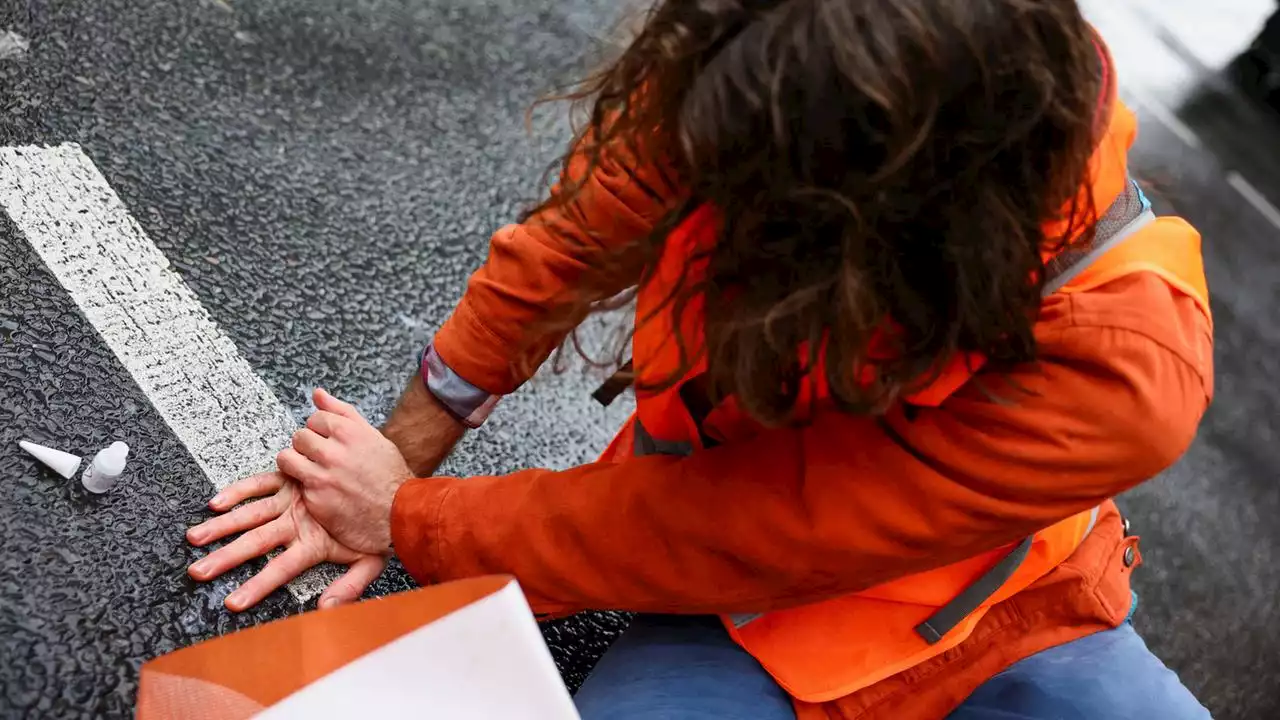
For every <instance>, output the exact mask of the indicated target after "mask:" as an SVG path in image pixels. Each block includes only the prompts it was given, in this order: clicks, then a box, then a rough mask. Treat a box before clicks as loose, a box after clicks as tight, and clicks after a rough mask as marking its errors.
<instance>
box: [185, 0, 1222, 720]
mask: <svg viewBox="0 0 1280 720" xmlns="http://www.w3.org/2000/svg"><path fill="white" fill-rule="evenodd" d="M574 97H576V98H577V99H580V100H583V101H584V102H587V103H590V110H591V111H590V114H589V119H588V121H587V122H586V123H585V124H584V126H583V127H582V128H581V129H580V131H579V133H578V134H577V136H576V138H575V141H574V143H573V144H572V145H571V149H570V151H569V152H568V153H567V155H566V157H565V159H564V162H563V165H562V167H561V172H560V182H559V183H558V184H557V185H556V186H555V187H553V188H552V189H551V192H550V195H549V197H548V198H547V199H546V200H545V201H544V202H542V203H541V204H540V205H538V206H537V207H536V208H534V209H532V210H531V211H530V212H529V213H527V215H526V216H525V217H524V218H523V219H522V222H520V224H518V225H514V226H510V227H506V228H503V229H501V230H499V231H498V232H497V234H496V235H494V237H493V240H492V246H491V247H492V249H491V252H490V255H489V257H488V260H487V261H486V262H485V264H484V265H483V267H481V268H480V269H479V271H478V272H476V273H475V275H474V276H473V277H472V278H471V280H470V283H469V286H468V288H467V291H466V294H465V296H464V297H463V298H462V300H461V302H460V303H459V305H458V306H457V308H456V310H455V311H454V312H453V314H452V316H451V317H450V318H449V319H448V321H447V322H446V323H445V325H444V326H443V327H442V328H441V330H440V331H439V333H438V334H437V335H436V336H435V337H434V340H433V343H432V345H431V346H430V347H429V348H428V349H427V350H426V351H425V352H424V354H423V358H422V365H421V368H420V375H419V376H417V377H414V378H413V380H412V381H411V382H410V383H409V386H408V389H407V391H406V392H405V394H404V396H403V397H402V399H401V400H400V402H399V404H398V405H397V407H396V408H395V410H394V412H393V413H392V415H391V416H390V419H389V420H388V421H387V423H386V426H385V427H384V428H383V429H382V430H381V431H379V430H377V429H375V428H374V427H372V426H371V425H370V424H369V423H368V422H366V421H365V420H364V419H363V418H362V417H361V416H360V414H359V413H358V412H357V411H356V410H355V409H353V408H352V407H351V406H350V405H348V404H346V403H343V402H341V401H339V400H337V399H335V398H334V397H332V396H330V395H329V394H327V393H325V392H323V391H317V392H316V394H315V403H316V407H317V411H316V412H315V414H314V415H312V416H311V418H310V419H309V420H308V421H307V427H306V428H305V429H303V430H300V431H299V432H298V433H297V434H296V435H295V436H294V438H293V445H292V447H291V448H288V449H286V450H284V451H283V452H281V453H280V455H279V458H278V464H279V472H274V473H268V474H264V475H258V476H254V477H250V478H247V479H245V480H242V481H241V482H239V483H237V484H235V485H233V486H231V487H229V488H227V489H226V490H224V491H223V492H222V493H220V494H219V495H218V496H217V497H215V498H214V499H213V501H212V502H211V507H212V508H213V509H214V510H216V511H226V512H225V514H222V515H220V516H217V517H214V518H212V519H210V520H208V521H206V522H204V523H202V524H200V525H198V526H196V527H194V528H192V529H190V530H189V532H188V538H189V540H190V541H191V542H193V543H195V544H197V545H206V544H208V543H211V542H214V541H216V540H219V539H221V538H224V537H227V536H228V535H230V534H232V533H235V532H239V531H245V530H248V531H249V532H246V533H245V534H244V535H242V536H241V537H240V538H239V539H237V540H235V541H234V542H231V543H230V544H228V545H226V546H224V547H222V548H220V549H218V550H216V551H215V552H212V553H211V554H209V555H208V556H207V557H205V558H203V559H201V560H200V561H198V562H196V563H195V564H194V565H193V566H192V567H191V574H192V575H193V576H194V577H196V578H197V579H200V580H208V579H210V578H213V577H216V576H218V575H220V574H221V573H223V572H226V571H227V570H228V569H231V568H233V567H236V566H238V565H240V564H242V563H244V562H246V561H248V560H250V559H252V558H255V557H258V556H261V555H263V554H265V553H267V552H268V551H271V550H273V549H275V548H277V547H280V546H287V548H288V549H287V550H285V551H284V552H283V553H282V554H280V555H279V556H277V557H275V558H274V559H272V560H271V561H270V562H268V563H267V564H266V566H265V567H264V568H263V569H262V570H261V571H260V572H259V573H257V575H255V576H254V577H253V578H252V579H250V580H249V581H247V582H246V583H245V584H244V585H243V586H242V587H240V588H239V589H237V590H236V591H235V592H233V593H232V594H231V595H230V596H229V597H228V598H227V601H226V602H227V606H228V607H229V608H231V609H232V610H236V611H239V610H244V609H245V608H247V607H249V606H251V605H253V604H255V603H256V602H258V601H259V600H261V599H262V598H263V597H265V596H266V595H267V594H268V593H270V592H272V591H274V590H275V589H277V588H279V587H281V586H282V585H283V584H284V583H286V582H288V581H289V580H291V579H292V578H294V577H296V576H297V575H299V574H300V573H301V572H303V571H304V570H306V569H307V568H309V567H311V566H313V565H315V564H317V563H320V562H322V561H326V560H328V561H333V562H338V563H344V564H347V565H349V566H350V569H349V570H348V572H347V574H346V575H345V576H344V577H342V578H341V579H339V580H338V581H336V582H335V583H334V584H333V585H332V586H330V587H329V588H328V589H327V590H326V591H325V593H324V595H323V596H322V598H321V599H320V603H319V604H320V606H321V607H322V608H323V607H329V606H332V605H334V604H338V603H344V602H351V601H354V600H356V599H357V598H358V597H359V595H360V594H361V593H362V592H363V591H364V589H365V588H366V587H367V586H368V585H369V583H370V582H372V581H373V580H374V579H375V578H376V577H377V576H378V574H379V573H380V572H381V571H382V569H383V567H384V566H385V563H386V561H387V558H388V557H389V556H390V554H391V553H392V552H393V551H394V554H395V556H397V557H398V558H399V559H400V561H401V562H402V563H403V564H404V567H405V568H406V569H407V570H408V572H409V573H410V574H412V575H413V577H414V578H415V579H416V580H417V581H418V582H420V583H423V584H427V583H434V582H441V581H446V580H450V579H456V578H463V577H468V576H475V575H482V574H490V573H510V574H512V575H514V576H515V577H516V578H518V580H519V582H520V585H521V587H522V588H523V589H524V592H525V593H526V595H527V597H528V600H529V603H530V604H531V606H532V607H533V609H534V611H535V612H536V613H538V614H539V615H540V616H541V617H558V616H564V615H568V614H571V613H576V612H579V611H584V610H588V609H612V610H624V611H632V612H636V613H639V615H638V616H637V617H636V619H635V621H634V622H633V623H632V626H631V627H630V628H629V629H628V630H627V631H626V632H625V633H624V635H623V636H622V637H621V639H620V640H619V641H618V642H617V643H616V645H615V646H614V647H613V648H612V649H610V650H609V651H608V653H607V654H606V655H605V656H604V658H603V659H602V660H601V661H600V663H599V665H598V666H597V667H596V668H595V670H594V672H593V673H592V675H591V676H590V677H589V678H588V679H587V680H586V683H585V684H584V686H583V687H582V688H581V689H580V691H579V692H578V694H577V697H576V702H577V704H578V707H579V708H580V711H581V713H582V715H583V716H584V717H585V718H588V719H591V718H626V719H631V718H670V717H680V718H693V717H697V718H710V717H716V718H748V717H749V718H796V717H799V718H822V717H830V718H853V717H858V718H942V717H951V718H961V719H966V718H1050V717H1052V718H1090V719H1105V718H1139V717H1141V718H1162V719H1167V720H1174V719H1178V718H1203V717H1207V712H1206V711H1205V710H1204V708H1202V707H1201V706H1200V704H1199V703H1198V702H1197V701H1196V700H1195V698H1194V697H1193V696H1192V695H1191V693H1190V692H1189V691H1188V690H1187V689H1185V688H1184V687H1183V686H1182V685H1181V684H1180V682H1179V681H1178V679H1177V677H1176V676H1175V675H1174V674H1173V673H1171V672H1170V671H1169V670H1167V669H1166V668H1165V667H1164V665H1163V664H1162V663H1161V662H1160V661H1159V660H1158V659H1157V658H1156V657H1155V656H1154V655H1153V654H1152V653H1151V652H1150V651H1149V650H1148V649H1147V647H1146V645H1145V644H1144V642H1143V641H1142V640H1141V639H1140V638H1139V636H1138V635H1137V634H1136V633H1135V632H1134V630H1133V628H1132V626H1131V624H1130V616H1131V615H1132V613H1133V611H1134V606H1135V602H1136V598H1135V596H1134V595H1133V593H1132V591H1131V589H1130V576H1131V574H1132V572H1133V570H1134V568H1135V567H1136V566H1137V565H1138V564H1139V562H1140V560H1141V558H1140V555H1139V553H1138V546H1137V542H1138V541H1137V538H1136V537H1135V536H1133V535H1132V533H1131V532H1130V531H1129V529H1128V526H1127V523H1125V522H1124V521H1123V519H1122V517H1121V515H1120V513H1119V511H1118V510H1117V507H1116V505H1115V503H1114V502H1113V501H1112V498H1113V497H1115V496H1116V495H1117V494H1119V493H1121V492H1123V491H1125V490H1127V489H1129V488H1132V487H1134V486H1135V485H1137V484H1139V483H1141V482H1143V481H1146V480H1148V479H1150V478H1152V477H1153V476H1155V475H1156V474H1158V473H1159V472H1160V471H1161V470H1163V469H1164V468H1166V467H1168V466H1169V465H1170V464H1172V463H1173V462H1174V461H1176V460H1177V459H1178V458H1179V457H1180V456H1181V455H1182V453H1183V452H1184V451H1185V450H1186V448H1187V447H1188V445H1189V444H1190V443H1191V441H1192V439H1193V437H1194V435H1195V433H1196V428H1197V425H1198V424H1199V422H1200V419H1201V416H1202V415H1203V413H1204V411H1205V409H1206V407H1207V405H1208V403H1209V401H1210V396H1211V393H1212V367H1211V365H1212V322H1211V318H1210V314H1209V308H1208V292H1207V290H1206V288H1205V279H1204V272H1203V267H1202V262H1201V256H1200V238H1199V236H1198V234H1197V233H1196V232H1195V231H1194V230H1193V229H1192V228H1191V227H1190V226H1189V225H1187V224H1186V223H1185V222H1183V221H1181V220H1179V219H1177V218H1172V217H1160V218H1156V217H1155V216H1154V214H1153V212H1152V209H1151V206H1150V203H1149V202H1148V201H1147V199H1146V197H1145V196H1144V195H1143V194H1142V192H1141V190H1140V189H1139V188H1138V186H1137V185H1136V184H1135V183H1134V181H1133V180H1132V179H1131V178H1130V177H1129V176H1128V173H1127V164H1126V153H1127V150H1128V148H1129V146H1130V144H1131V143H1132V141H1133V138H1134V135H1135V131H1136V130H1135V119H1134V116H1133V115H1132V114H1131V113H1130V111H1129V110H1128V109H1127V108H1126V107H1125V106H1124V105H1123V104H1122V103H1121V102H1120V101H1119V99H1118V97H1117V92H1116V77H1115V73H1114V68H1113V66H1112V63H1111V61H1110V58H1109V54H1108V52H1107V50H1106V48H1105V46H1104V45H1103V43H1102V41H1101V40H1100V38H1098V37H1097V36H1096V34H1095V33H1094V32H1093V30H1092V28H1091V27H1090V26H1089V25H1088V24H1087V23H1086V22H1085V20H1084V19H1083V18H1082V16H1081V14H1080V11H1079V9H1078V8H1077V6H1076V3H1075V2H1074V1H1073V0H1037V1H1035V2H1027V1H1026V0H963V1H958V0H957V1H949V2H944V1H941V0H899V1H898V2H847V1H846V0H803V1H802V0H759V1H756V2H735V1H733V0H716V1H714V2H713V1H708V2H681V1H677V0H666V1H665V2H660V3H658V4H657V5H656V6H655V7H654V8H653V9H652V10H651V11H650V12H649V14H648V15H647V18H646V21H645V23H644V25H643V27H642V28H641V29H640V30H639V32H638V35H637V36H636V37H635V39H634V41H633V42H632V43H631V44H630V46H629V47H628V48H627V49H626V50H625V51H624V52H622V54H621V55H620V57H618V58H617V59H616V61H614V62H613V63H612V64H610V65H608V66H607V67H606V68H605V69H604V70H603V71H601V72H600V73H599V74H597V75H595V76H594V77H592V78H591V79H590V80H588V81H586V82H585V83H584V84H583V85H582V86H581V88H580V89H579V91H578V92H576V93H575V94H574ZM632 302H634V306H635V307H634V325H632V326H630V330H631V332H630V333H624V334H623V336H622V338H621V342H620V346H621V347H620V348H617V349H616V352H614V353H612V354H611V355H610V356H609V357H611V358H613V359H614V361H615V363H616V365H617V366H618V367H619V368H620V370H619V373H618V374H617V375H615V376H614V377H613V378H612V379H611V380H610V381H609V382H608V383H606V384H605V385H604V386H603V387H601V389H600V391H598V392H597V393H596V397H597V399H598V400H601V401H603V402H608V401H610V400H612V399H613V397H614V396H615V395H617V394H618V393H619V392H621V391H622V389H623V388H625V387H627V386H628V385H632V386H634V389H635V394H636V412H635V414H634V416H633V417H632V418H631V419H629V420H628V421H627V422H626V423H625V425H624V426H623V427H622V429H621V430H620V432H619V433H618V435H617V437H616V439H615V441H614V442H613V444H612V445H611V446H610V447H609V448H608V450H606V451H605V453H604V456H603V457H601V458H600V460H599V461H597V462H593V463H589V464H586V465H582V466H579V467H573V468H570V469H568V470H562V471H554V470H545V469H526V470H521V471H519V472H514V473H512V474H510V475H505V476H499V477H469V478H451V477H432V474H433V473H434V472H435V471H436V469H437V468H438V467H439V465H440V464H441V462H442V461H443V460H444V458H445V457H446V456H447V455H448V454H449V452H450V451H451V449H452V448H453V446H454V444H455V443H456V442H457V441H458V440H459V438H460V437H461V436H462V434H463V432H464V429H465V428H468V427H476V426H478V425H479V424H480V423H482V422H483V421H484V419H485V417H486V416H487V415H488V413H489V411H490V410H491V409H492V408H493V407H494V405H495V404H496V403H497V402H498V398H500V397H501V396H502V395H505V394H508V393H511V392H513V391H515V390H516V389H517V388H518V387H520V386H521V384H522V383H524V382H525V381H526V380H528V379H529V378H530V377H531V375H532V374H533V373H534V372H535V370H536V369H537V368H538V367H539V366H540V365H542V364H543V362H544V361H545V360H547V359H548V358H549V357H550V356H551V354H552V353H553V351H554V350H555V348H556V347H558V346H559V347H565V346H564V345H563V343H564V341H565V340H566V338H569V337H574V336H572V335H571V333H572V332H573V330H574V328H575V327H577V326H578V325H579V324H580V323H581V322H582V320H583V319H584V318H586V317H588V316H589V315H590V314H591V313H593V312H596V311H605V310H617V309H618V308H620V307H623V306H625V305H626V304H628V303H632ZM628 356H629V358H630V359H629V361H627V359H628ZM593 357H595V356H594V355H593ZM585 400H586V399H585V398H584V401H585ZM526 432H528V433H530V434H533V433H537V432H539V428H538V427H537V426H535V425H532V424H531V425H530V426H529V427H528V428H527V430H526ZM261 496H266V497H263V498H262V499H259V500H257V501H255V502H253V503H250V504H247V505H244V506H243V507H239V508H236V509H232V508H233V507H234V506H236V505H237V503H240V502H242V501H245V500H247V499H250V498H254V497H261Z"/></svg>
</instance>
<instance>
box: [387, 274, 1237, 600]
mask: <svg viewBox="0 0 1280 720" xmlns="http://www.w3.org/2000/svg"><path fill="white" fill-rule="evenodd" d="M1037 329H1038V335H1039V341H1040V348H1041V355H1042V357H1041V360H1040V361H1039V362H1038V363H1036V364H1035V365H1034V366H1028V367H1026V368H1024V369H1021V370H1019V371H1017V372H1013V373H1012V374H1011V375H1010V379H1011V380H1012V381H1013V384H1014V385H1016V386H1021V387H1022V388H1024V389H1025V390H1026V392H1025V393H1021V392H1018V391H1017V390H1015V389H1013V387H1011V386H1006V385H1004V384H1002V383H1000V382H999V380H998V379H997V378H994V377H990V376H988V377H987V382H986V385H987V387H988V388H989V389H991V390H993V391H995V392H996V394H998V395H1000V396H1002V397H1004V398H1006V400H1007V402H1004V403H1001V402H995V401H992V400H991V399H989V398H988V397H987V395H986V394H984V393H983V392H981V391H980V390H979V389H978V388H976V387H975V386H974V384H973V383H971V384H970V386H967V387H966V388H964V389H962V390H961V391H960V392H959V393H958V394H957V395H955V396H953V397H952V398H951V399H950V400H948V401H947V402H946V403H945V404H944V405H943V406H942V407H941V408H938V409H935V410H924V411H922V412H921V413H920V414H919V415H918V416H917V417H916V418H915V419H914V420H908V419H907V418H905V417H904V416H903V415H902V414H900V413H895V414H891V415H890V416H888V417H887V418H883V419H879V420H877V419H874V418H867V417H857V416H851V415H846V414H841V413H838V412H828V413H825V414H821V415H819V416H818V417H817V418H816V419H815V420H814V422H812V424H810V425H809V426H807V427H804V428H798V429H779V430H770V431H767V432H764V433H762V434H761V435H760V436H758V437H756V438H754V439H752V440H751V441H750V442H746V443H736V444H728V445H724V446H721V447H718V448H715V449H712V450H707V451H703V452H699V453H696V454H694V455H693V456H692V457H689V458H683V459H680V458H671V457H645V458H638V459H632V460H627V461H625V462H621V463H616V464H607V463H596V464H591V465H585V466H582V467H577V468H573V469H570V470H566V471H563V472H553V471H548V470H527V471H524V472H518V473H515V474H512V475H508V476H505V477H476V478H463V479H457V478H426V479H419V480H413V481H410V482H409V483H406V484H405V485H404V486H403V487H402V488H401V489H400V491H399V493H398V495H397V497H396V500H395V505H394V508H393V511H392V532H393V537H394V541H395V548H396V552H397V554H398V555H399V556H400V558H401V560H402V561H403V562H404V564H405V566H406V567H407V568H408V569H409V571H410V572H411V573H412V574H413V575H414V576H415V577H416V578H417V579H418V580H419V581H420V582H423V583H426V582H431V581H441V580H448V579H453V578H459V577H464V576H470V575H478V574H482V573H492V572H508V573H512V574H514V575H515V576H516V577H517V578H518V579H519V581H520V583H521V585H522V586H523V588H524V590H525V592H526V594H527V595H528V597H529V600H530V602H531V604H532V605H533V607H534V609H535V611H537V612H540V613H556V614H560V613H567V612H574V611H578V610H582V609H587V608H596V609H605V608H613V609H624V610H634V611H652V612H684V613H709V612H758V611H765V610H769V609H775V608H780V607H786V606H791V605H797V604H803V603H806V602H810V601H815V600H820V599H824V598H827V597H831V596H835V595H839V594H843V593H848V592H855V591H858V590H862V589H865V588H867V587H870V586H873V585H876V584H879V583H882V582H885V581H887V580H890V579H893V578H896V577H900V576H903V575H907V574H910V573H913V572H919V571H922V570H926V569H930V568H933V567H937V566H940V565H943V564H947V563H950V562H954V561H957V560H960V559H963V558H966V557H971V556H973V555H975V554H978V553H980V552H984V551H986V550H990V549H992V548H996V547H1000V546H1002V545H1004V544H1007V543H1010V542H1013V541H1015V540H1016V539H1018V538H1021V537H1024V536H1025V535H1027V534H1029V533H1031V532H1034V531H1036V530H1038V529H1040V528H1043V527H1045V526H1047V525H1050V524H1052V523H1053V522H1055V521H1057V520H1059V519H1062V518H1065V517H1067V516H1069V515H1071V514H1074V513H1076V512H1079V511H1081V510H1084V509H1087V508H1089V507H1091V506H1094V505H1097V504H1098V503H1099V502H1101V501H1103V500H1104V499H1106V498H1110V497H1112V496H1114V495H1116V494H1118V493H1120V492H1121V491H1123V490H1125V489H1127V488H1130V487H1132V486H1134V485H1136V484H1138V483H1140V482H1142V481H1144V480H1147V479H1149V478H1151V477H1152V476H1154V475H1155V474H1157V473H1158V472H1160V471H1161V470H1162V469H1164V468H1165V467H1166V466H1168V465H1170V464H1171V463H1172V462H1174V461H1175V460H1176V459H1177V458H1178V457H1179V456H1180V455H1181V454H1182V453H1183V452H1184V451H1185V449H1186V448H1187V446H1188V445H1189V443H1190V442H1191V440H1192V438H1193V437H1194V434H1195V431H1196V427H1197V425H1198V423H1199V420H1200V418H1201V415H1202V414H1203V412H1204V410H1205V408H1206V406H1207V404H1208V401H1209V398H1210V396H1211V393H1212V388H1211V377H1212V369H1211V365H1212V359H1211V355H1212V339H1211V328H1210V324H1209V321H1208V320H1207V319H1206V318H1204V316H1203V315H1201V314H1200V312H1199V311H1198V310H1197V309H1196V307H1195V305H1194V303H1193V302H1192V301H1191V300H1190V299H1189V298H1186V297H1184V296H1181V295H1178V294H1177V293H1175V292H1174V291H1172V290H1171V289H1170V288H1169V287H1168V286H1167V285H1165V284H1164V283H1163V282H1161V281H1160V280H1158V279H1156V278H1154V277H1152V276H1148V275H1137V276H1130V277H1126V278H1123V279H1121V280H1118V281H1115V282H1113V283H1111V284H1109V285H1107V286H1105V287H1103V288H1099V289H1097V290H1094V291H1091V292H1089V293H1084V294H1079V295H1071V296H1065V297H1064V296H1055V297H1053V298H1051V299H1050V300H1049V301H1048V303H1047V304H1046V306H1045V308H1044V310H1043V313H1042V317H1041V322H1040V323H1039V324H1038V325H1037ZM531 431H535V430H533V429H532V428H531Z"/></svg>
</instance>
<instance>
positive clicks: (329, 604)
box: [320, 598, 342, 610]
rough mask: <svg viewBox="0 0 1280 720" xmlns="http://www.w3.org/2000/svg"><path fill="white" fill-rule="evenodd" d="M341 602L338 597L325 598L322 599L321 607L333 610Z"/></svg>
mask: <svg viewBox="0 0 1280 720" xmlns="http://www.w3.org/2000/svg"><path fill="white" fill-rule="evenodd" d="M341 604H342V603H341V602H340V601H339V600H338V598H325V599H324V600H321V601H320V609H321V610H332V609H333V608H336V607H338V606H339V605H341Z"/></svg>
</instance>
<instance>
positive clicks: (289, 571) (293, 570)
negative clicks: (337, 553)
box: [219, 533, 324, 612]
mask: <svg viewBox="0 0 1280 720" xmlns="http://www.w3.org/2000/svg"><path fill="white" fill-rule="evenodd" d="M249 534H252V533H249ZM249 534H246V535H245V537H248V536H249ZM243 539H244V538H241V540H243ZM236 542H239V541H238V540H237V541H236ZM234 544H235V543H232V545H234ZM230 547H231V545H228V546H227V547H226V548H223V549H224V550H227V549H230ZM219 552H221V551H219ZM263 552H265V551H260V552H255V553H253V555H251V556H250V557H257V556H258V555H262V554H263ZM245 559H246V560H247V559H248V558H245ZM322 560H324V558H323V557H322V556H321V555H320V554H319V553H317V552H315V548H314V547H313V546H310V545H303V544H298V545H294V546H293V547H291V548H289V549H288V550H285V551H284V552H282V553H280V554H279V555H277V556H276V557H274V558H272V559H271V561H270V562H268V563H267V566H266V567H264V568H262V570H261V571H260V572H259V573H258V574H256V575H254V576H253V577H251V578H249V580H248V581H246V582H245V584H244V585H241V586H240V587H239V588H238V589H237V590H236V591H235V592H233V593H231V594H230V595H228V596H227V600H226V605H227V609H228V610H231V611H233V612H243V611H244V610H247V609H249V608H251V607H253V606H254V605H257V604H258V603H259V602H262V599H263V598H265V597H266V596H268V595H270V594H271V593H273V592H275V591H276V590H278V589H280V588H281V587H283V586H284V584H285V583H287V582H289V581H290V580H292V579H294V578H296V577H298V576H299V575H301V574H302V573H304V572H306V571H307V570H309V569H310V568H311V567H313V566H315V565H319V564H320V562H321V561H322ZM237 564H239V563H237Z"/></svg>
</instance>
